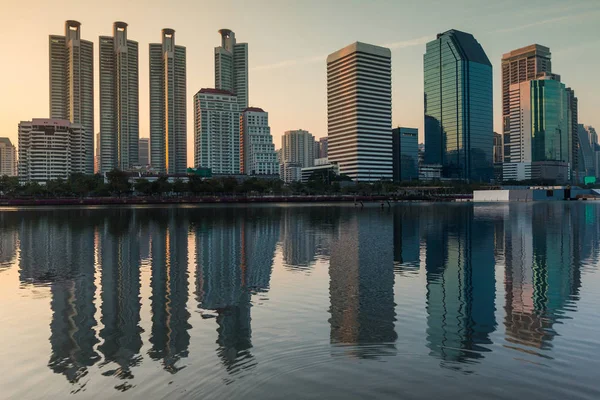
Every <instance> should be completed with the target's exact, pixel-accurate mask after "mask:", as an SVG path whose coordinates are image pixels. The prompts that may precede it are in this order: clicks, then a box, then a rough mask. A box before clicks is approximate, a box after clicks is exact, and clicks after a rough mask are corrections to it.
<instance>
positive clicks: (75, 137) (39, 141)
mask: <svg viewBox="0 0 600 400" xmlns="http://www.w3.org/2000/svg"><path fill="white" fill-rule="evenodd" d="M84 135H85V129H84V128H83V127H82V126H81V125H80V124H73V123H71V122H69V121H68V120H61V119H47V118H34V119H33V120H31V121H22V122H20V123H19V162H18V174H19V181H21V182H29V181H35V182H39V183H46V182H47V181H48V180H51V179H59V178H61V179H67V178H68V177H69V175H70V174H71V173H74V172H81V171H79V170H78V169H77V168H78V167H79V165H78V162H79V160H78V158H77V157H76V155H77V153H78V152H79V151H81V149H80V147H81V145H80V143H81V138H82V136H84Z"/></svg>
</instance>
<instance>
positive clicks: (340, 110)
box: [327, 42, 392, 181]
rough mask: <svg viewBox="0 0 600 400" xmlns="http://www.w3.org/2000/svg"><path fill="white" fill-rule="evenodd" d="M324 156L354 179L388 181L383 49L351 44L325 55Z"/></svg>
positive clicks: (387, 68) (388, 84)
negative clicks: (325, 126) (325, 116)
mask: <svg viewBox="0 0 600 400" xmlns="http://www.w3.org/2000/svg"><path fill="white" fill-rule="evenodd" d="M327 126H328V133H327V137H328V157H329V160H330V161H332V162H336V163H338V164H339V167H340V173H342V174H346V175H348V176H349V177H351V178H352V179H353V180H355V181H378V180H380V179H390V180H391V179H392V63H391V52H390V50H389V49H387V48H384V47H379V46H373V45H370V44H365V43H360V42H356V43H353V44H351V45H349V46H347V47H345V48H343V49H341V50H339V51H336V52H335V53H332V54H330V55H329V56H328V57H327Z"/></svg>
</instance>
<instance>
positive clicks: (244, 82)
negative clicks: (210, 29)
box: [215, 29, 248, 110]
mask: <svg viewBox="0 0 600 400" xmlns="http://www.w3.org/2000/svg"><path fill="white" fill-rule="evenodd" d="M219 33H220V34H221V46H219V47H215V88H216V89H221V90H227V91H229V92H232V93H233V94H234V95H235V96H236V97H237V102H238V104H239V109H240V110H244V109H246V108H247V107H248V43H237V42H236V40H235V33H233V32H232V31H230V30H229V29H221V30H220V31H219Z"/></svg>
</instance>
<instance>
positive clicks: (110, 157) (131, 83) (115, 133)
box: [100, 22, 140, 172]
mask: <svg viewBox="0 0 600 400" xmlns="http://www.w3.org/2000/svg"><path fill="white" fill-rule="evenodd" d="M138 58H139V57H138V43H137V42H135V41H133V40H129V39H128V38H127V24H126V23H125V22H115V23H114V24H113V36H100V149H101V152H100V171H101V172H106V171H110V170H112V169H114V168H118V169H120V170H127V169H130V168H131V167H133V166H134V165H137V164H138V138H139V109H140V106H139V78H138V71H139V65H138Z"/></svg>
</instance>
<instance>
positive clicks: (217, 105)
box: [194, 89, 240, 175]
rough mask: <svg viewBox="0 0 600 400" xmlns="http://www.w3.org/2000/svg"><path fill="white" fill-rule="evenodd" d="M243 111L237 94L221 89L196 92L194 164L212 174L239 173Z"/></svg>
mask: <svg viewBox="0 0 600 400" xmlns="http://www.w3.org/2000/svg"><path fill="white" fill-rule="evenodd" d="M239 132H240V111H239V104H238V100H237V97H235V96H234V95H233V93H231V92H228V91H226V90H220V89H200V91H199V92H198V93H196V95H195V96H194V166H195V167H196V168H200V167H205V168H211V170H212V173H213V174H226V175H235V174H239V173H240V133H239Z"/></svg>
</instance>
